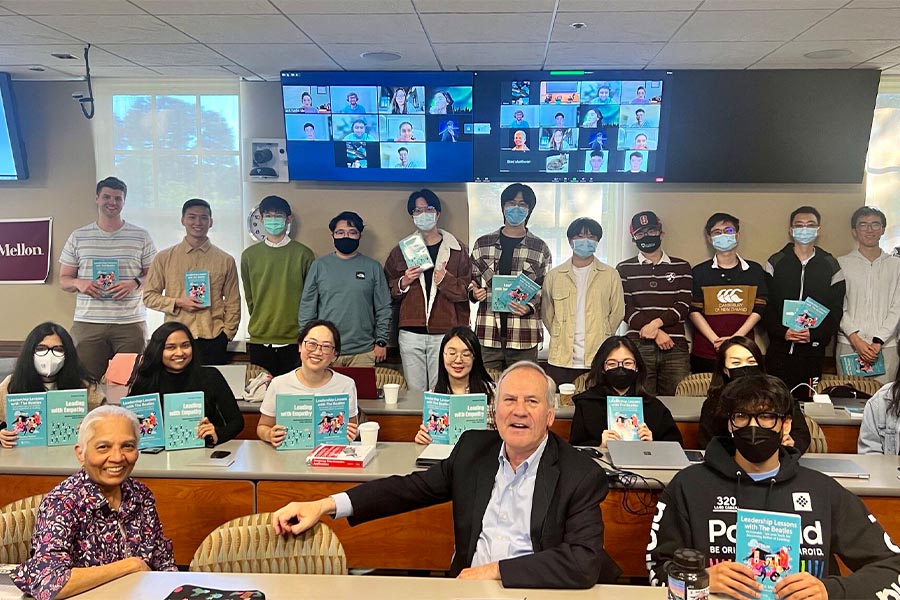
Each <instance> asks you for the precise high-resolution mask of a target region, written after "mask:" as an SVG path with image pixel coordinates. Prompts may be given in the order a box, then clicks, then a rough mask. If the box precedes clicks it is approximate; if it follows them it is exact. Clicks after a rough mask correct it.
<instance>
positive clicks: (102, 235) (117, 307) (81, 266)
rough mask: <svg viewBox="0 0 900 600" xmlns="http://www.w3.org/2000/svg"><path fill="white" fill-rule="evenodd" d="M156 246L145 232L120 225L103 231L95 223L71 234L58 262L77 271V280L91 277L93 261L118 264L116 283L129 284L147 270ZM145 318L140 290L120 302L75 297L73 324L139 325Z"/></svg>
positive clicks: (82, 295)
mask: <svg viewBox="0 0 900 600" xmlns="http://www.w3.org/2000/svg"><path fill="white" fill-rule="evenodd" d="M154 256H156V247H155V246H154V245H153V240H151V239H150V234H149V233H147V230H146V229H143V228H141V227H137V226H136V225H132V224H130V223H123V224H122V227H120V228H119V229H118V230H117V231H112V232H109V231H103V230H102V229H100V227H99V226H98V225H97V223H96V222H95V223H91V224H90V225H85V226H84V227H80V228H78V229H76V230H75V231H73V232H72V234H71V235H69V239H68V240H66V245H65V246H63V249H62V254H60V257H59V262H60V264H63V265H65V266H67V267H77V268H78V278H79V279H93V278H94V260H109V259H115V260H116V261H118V268H119V276H118V280H119V281H130V280H132V279H134V278H135V277H139V276H140V275H141V273H142V272H143V271H144V269H149V268H150V263H152V262H153V257H154ZM145 317H146V309H145V308H144V304H143V303H142V302H141V292H140V290H139V289H138V290H135V291H134V292H132V293H131V294H129V295H128V296H126V297H125V298H123V299H121V300H113V299H112V298H91V297H90V296H88V295H86V294H82V293H77V294H76V300H75V319H74V320H75V321H81V322H83V323H120V324H128V323H140V322H142V321H143V320H144V319H145Z"/></svg>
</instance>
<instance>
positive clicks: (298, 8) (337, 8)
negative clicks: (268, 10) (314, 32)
mask: <svg viewBox="0 0 900 600" xmlns="http://www.w3.org/2000/svg"><path fill="white" fill-rule="evenodd" d="M272 3H273V4H275V6H277V7H278V8H279V9H281V11H282V12H284V13H285V14H288V15H358V14H387V15H393V14H400V13H412V12H415V11H413V6H412V3H411V2H410V0H341V1H340V2H335V0H272Z"/></svg>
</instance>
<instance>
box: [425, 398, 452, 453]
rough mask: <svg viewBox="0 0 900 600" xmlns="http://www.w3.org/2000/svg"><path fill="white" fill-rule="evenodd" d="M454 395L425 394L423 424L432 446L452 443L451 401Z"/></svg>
mask: <svg viewBox="0 0 900 600" xmlns="http://www.w3.org/2000/svg"><path fill="white" fill-rule="evenodd" d="M451 398H453V395H452V394H436V393H435V392H425V395H424V396H423V397H422V424H423V425H425V429H427V430H428V435H430V436H431V443H432V444H449V443H450V399H451Z"/></svg>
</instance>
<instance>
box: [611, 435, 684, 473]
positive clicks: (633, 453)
mask: <svg viewBox="0 0 900 600" xmlns="http://www.w3.org/2000/svg"><path fill="white" fill-rule="evenodd" d="M606 448H607V449H608V450H609V458H610V460H611V461H612V464H613V465H614V466H615V467H616V468H618V469H629V470H634V469H665V470H670V469H671V470H677V469H683V468H685V467H686V466H688V465H689V464H690V462H689V461H688V458H687V456H686V455H685V453H684V450H682V448H681V444H679V443H678V442H620V441H615V440H610V441H608V442H606Z"/></svg>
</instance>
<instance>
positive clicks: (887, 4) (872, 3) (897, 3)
mask: <svg viewBox="0 0 900 600" xmlns="http://www.w3.org/2000/svg"><path fill="white" fill-rule="evenodd" d="M846 8H900V0H853V2H851V3H850V4H848V5H847V6H846Z"/></svg>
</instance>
